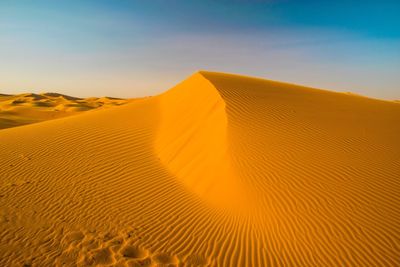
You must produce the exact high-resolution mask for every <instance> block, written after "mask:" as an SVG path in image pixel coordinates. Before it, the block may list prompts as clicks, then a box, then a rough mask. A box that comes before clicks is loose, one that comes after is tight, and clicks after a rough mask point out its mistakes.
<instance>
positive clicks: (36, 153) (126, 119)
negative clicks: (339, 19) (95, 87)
mask: <svg viewBox="0 0 400 267" xmlns="http://www.w3.org/2000/svg"><path fill="white" fill-rule="evenodd" d="M22 112H23V111H21V113H22ZM24 264H26V265H28V266H29V265H31V266H400V104H399V103H396V102H394V101H383V100H376V99H370V98H366V97H361V96H357V95H352V94H345V93H335V92H330V91H324V90H318V89H312V88H307V87H303V86H297V85H292V84H287V83H281V82H275V81H269V80H262V79H256V78H249V77H243V76H237V75H229V74H222V73H213V72H204V71H202V72H198V73H195V74H194V75H192V76H191V77H190V78H188V79H186V80H185V81H183V82H182V83H180V84H178V85H177V86H175V87H174V88H172V89H170V90H168V91H166V92H165V93H163V94H161V95H158V96H155V97H148V98H143V99H139V100H137V101H133V102H131V103H128V104H125V105H121V106H116V107H113V108H108V109H99V110H95V111H91V112H82V113H80V115H76V116H69V117H64V118H59V119H55V120H48V121H44V122H41V123H35V124H29V125H25V126H21V127H15V128H8V129H3V130H0V266H23V265H24Z"/></svg>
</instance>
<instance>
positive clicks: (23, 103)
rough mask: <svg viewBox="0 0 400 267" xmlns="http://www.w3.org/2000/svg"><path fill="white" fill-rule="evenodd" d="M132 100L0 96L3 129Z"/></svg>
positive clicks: (66, 96)
mask: <svg viewBox="0 0 400 267" xmlns="http://www.w3.org/2000/svg"><path fill="white" fill-rule="evenodd" d="M131 101H133V99H120V98H113V97H100V98H99V97H89V98H78V97H72V96H68V95H62V94H58V93H42V94H33V93H26V94H18V95H8V94H0V129H5V128H10V127H16V126H21V125H26V124H31V123H36V122H41V121H46V120H52V119H57V118H62V117H66V116H71V115H76V114H79V113H81V112H82V111H88V110H93V109H99V108H109V107H112V106H119V105H123V104H126V103H129V102H131Z"/></svg>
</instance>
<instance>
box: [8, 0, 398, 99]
mask: <svg viewBox="0 0 400 267" xmlns="http://www.w3.org/2000/svg"><path fill="white" fill-rule="evenodd" d="M398 14H400V1H398V0H396V1H386V0H381V1H369V0H365V1H351V0H347V1H343V0H337V1H324V0H320V1H314V0H248V1H246V0H201V1H195V0H57V1H55V0H18V1H16V0H0V93H10V94H15V93H22V92H58V93H64V94H68V95H73V96H79V97H89V96H113V97H141V96H147V95H155V94H158V93H161V92H163V91H166V90H168V89H169V88H171V87H172V86H174V85H175V84H176V83H178V82H180V81H182V80H184V79H185V78H186V77H188V76H190V75H191V74H192V73H194V72H196V71H198V70H210V71H219V72H228V73H237V74H243V75H248V76H256V77H261V78H266V79H271V80H279V81H285V82H290V83H297V84H302V85H307V86H311V87H316V88H322V89H329V90H334V91H342V92H353V93H356V94H361V95H365V96H369V97H374V98H381V99H389V100H391V99H400V16H399V15H398Z"/></svg>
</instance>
